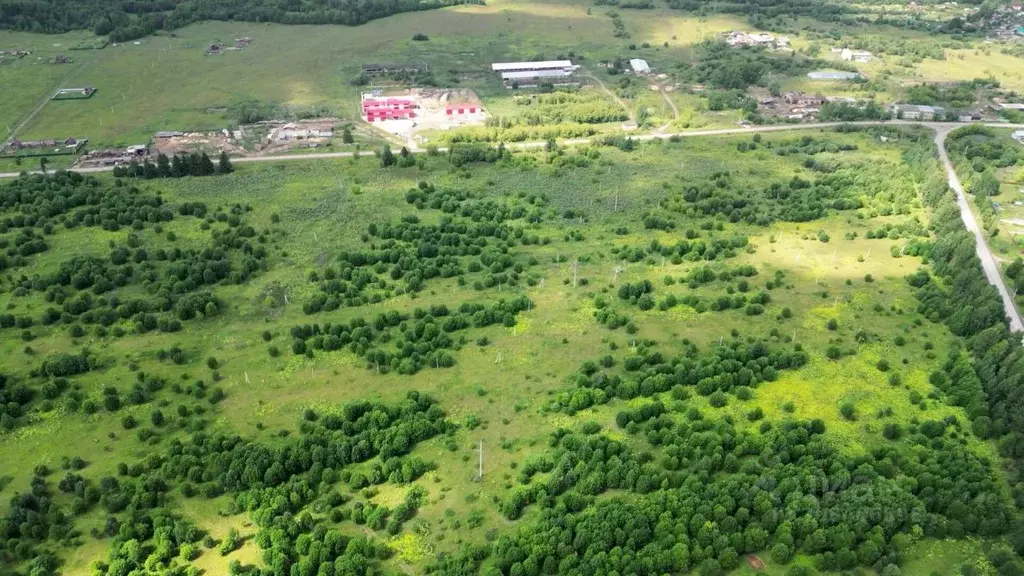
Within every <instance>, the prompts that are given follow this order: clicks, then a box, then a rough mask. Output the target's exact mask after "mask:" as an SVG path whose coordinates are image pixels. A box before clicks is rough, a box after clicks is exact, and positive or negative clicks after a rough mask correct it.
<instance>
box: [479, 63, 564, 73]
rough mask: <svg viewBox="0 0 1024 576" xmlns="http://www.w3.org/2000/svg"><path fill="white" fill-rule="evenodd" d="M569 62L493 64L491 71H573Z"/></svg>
mask: <svg viewBox="0 0 1024 576" xmlns="http://www.w3.org/2000/svg"><path fill="white" fill-rule="evenodd" d="M575 68H576V67H575V66H573V65H572V61H571V60H544V61H541V62H495V63H494V64H491V70H493V71H495V72H526V71H537V70H568V69H575Z"/></svg>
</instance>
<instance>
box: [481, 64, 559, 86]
mask: <svg viewBox="0 0 1024 576" xmlns="http://www.w3.org/2000/svg"><path fill="white" fill-rule="evenodd" d="M578 68H579V66H574V65H573V63H572V61H571V60H546V61H543V62H495V63H494V64H491V70H493V71H494V72H497V73H498V74H500V75H501V81H502V82H503V83H504V84H505V87H506V88H527V87H532V86H538V85H540V84H542V83H545V82H546V83H550V84H554V85H558V84H572V83H573V82H571V78H572V77H573V76H574V75H575V74H576V70H577V69H578Z"/></svg>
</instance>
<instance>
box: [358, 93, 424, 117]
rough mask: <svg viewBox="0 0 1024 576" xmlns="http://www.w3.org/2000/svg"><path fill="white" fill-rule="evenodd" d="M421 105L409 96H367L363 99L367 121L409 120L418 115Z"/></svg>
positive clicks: (364, 115) (364, 114)
mask: <svg viewBox="0 0 1024 576" xmlns="http://www.w3.org/2000/svg"><path fill="white" fill-rule="evenodd" d="M417 108H419V105H417V104H416V101H415V100H411V99H409V98H366V99H364V100H363V117H365V118H366V121H367V122H377V121H380V120H407V119H410V118H415V117H416V109H417Z"/></svg>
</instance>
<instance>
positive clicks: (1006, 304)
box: [935, 128, 1024, 332]
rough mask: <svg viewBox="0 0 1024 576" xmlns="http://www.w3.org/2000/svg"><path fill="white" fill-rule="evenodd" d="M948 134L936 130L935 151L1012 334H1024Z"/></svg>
mask: <svg viewBox="0 0 1024 576" xmlns="http://www.w3.org/2000/svg"><path fill="white" fill-rule="evenodd" d="M948 134H949V128H938V129H936V130H935V147H936V148H938V150H939V158H940V159H941V160H942V164H943V165H944V166H945V167H946V175H947V176H948V177H949V187H950V188H952V189H953V192H955V193H956V204H957V206H958V207H959V208H960V218H961V219H962V220H963V221H964V227H965V228H967V231H968V232H970V233H971V234H974V248H975V251H976V252H977V253H978V260H981V268H982V269H983V270H984V271H985V277H986V278H987V279H988V283H989V284H991V285H993V286H995V287H996V290H998V291H999V296H1000V297H1001V298H1002V299H1003V308H1004V309H1005V310H1006V316H1007V318H1009V319H1010V331H1011V332H1022V331H1024V323H1022V322H1021V320H1020V313H1019V312H1017V306H1016V305H1015V304H1014V301H1013V296H1011V295H1010V292H1009V290H1007V289H1006V284H1005V283H1003V276H1002V275H1001V274H1000V273H999V264H998V263H996V259H995V256H993V254H992V250H991V248H989V246H988V242H986V241H985V235H984V233H983V232H982V229H981V227H980V226H978V221H977V220H975V219H974V213H973V212H971V206H970V204H968V202H967V195H966V194H965V193H964V187H963V186H962V185H961V184H960V178H959V177H957V175H956V171H955V170H954V169H953V163H952V162H950V161H949V154H947V153H946V135H948Z"/></svg>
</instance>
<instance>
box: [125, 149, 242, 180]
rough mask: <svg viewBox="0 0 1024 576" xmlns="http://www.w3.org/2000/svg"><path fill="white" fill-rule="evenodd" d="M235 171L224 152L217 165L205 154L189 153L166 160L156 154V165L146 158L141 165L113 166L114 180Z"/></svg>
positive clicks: (179, 176) (160, 154)
mask: <svg viewBox="0 0 1024 576" xmlns="http://www.w3.org/2000/svg"><path fill="white" fill-rule="evenodd" d="M234 171H235V167H234V166H233V165H232V164H231V159H230V158H229V157H228V153H227V152H226V151H223V150H222V151H221V153H220V158H219V159H218V161H217V165H216V166H214V165H213V160H211V159H210V157H209V156H208V155H207V154H206V152H189V153H182V154H175V155H174V156H172V157H170V158H168V157H167V155H166V154H164V153H163V152H160V153H158V154H157V157H156V163H155V164H154V163H152V162H150V161H149V158H146V159H145V160H144V161H143V162H142V164H139V163H138V162H137V161H135V160H132V161H131V163H129V164H128V165H127V166H115V167H114V177H115V178H143V179H145V180H152V179H153V178H184V177H185V176H210V175H212V174H230V173H231V172H234Z"/></svg>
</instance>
